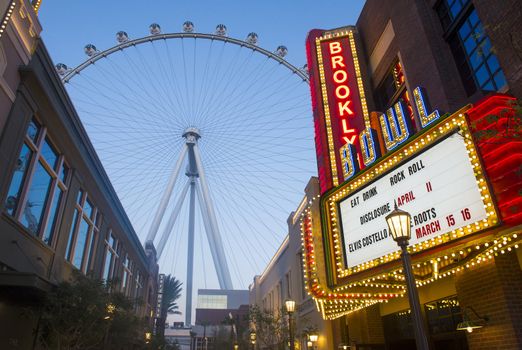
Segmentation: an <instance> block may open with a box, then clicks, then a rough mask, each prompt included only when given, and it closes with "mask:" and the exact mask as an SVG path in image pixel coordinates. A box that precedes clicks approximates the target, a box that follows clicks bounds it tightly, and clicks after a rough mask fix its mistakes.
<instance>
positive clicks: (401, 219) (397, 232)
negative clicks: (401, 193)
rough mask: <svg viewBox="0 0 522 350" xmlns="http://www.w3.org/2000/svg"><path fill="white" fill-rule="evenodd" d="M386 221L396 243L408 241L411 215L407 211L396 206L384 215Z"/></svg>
mask: <svg viewBox="0 0 522 350" xmlns="http://www.w3.org/2000/svg"><path fill="white" fill-rule="evenodd" d="M386 223H387V224H388V228H389V230H390V235H391V236H392V238H393V240H394V241H395V242H397V243H399V244H400V243H408V241H409V240H410V238H411V215H410V213H408V212H407V211H404V210H401V209H399V208H397V204H395V209H394V210H393V211H392V212H391V213H390V214H388V215H387V216H386Z"/></svg>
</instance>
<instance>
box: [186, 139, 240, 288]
mask: <svg viewBox="0 0 522 350" xmlns="http://www.w3.org/2000/svg"><path fill="white" fill-rule="evenodd" d="M193 151H194V158H195V161H196V166H197V169H198V174H199V181H200V182H201V187H202V188H201V191H202V193H203V199H204V203H205V206H206V209H207V213H208V219H209V222H210V227H211V228H212V238H213V239H211V240H209V243H210V245H214V247H215V251H216V258H217V259H214V262H215V260H217V261H218V265H216V271H218V275H219V274H221V275H222V277H223V283H220V287H221V289H233V288H234V287H233V286H232V279H231V278H230V271H229V269H228V264H227V259H226V257H225V251H224V250H223V242H222V241H221V236H220V234H219V229H218V225H217V220H216V213H215V212H214V207H213V205H212V200H211V199H210V194H209V191H208V184H207V180H206V177H205V171H204V170H203V165H202V163H201V154H200V153H199V147H198V145H197V144H194V146H193Z"/></svg>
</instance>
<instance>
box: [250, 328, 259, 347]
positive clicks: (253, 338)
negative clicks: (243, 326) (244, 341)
mask: <svg viewBox="0 0 522 350" xmlns="http://www.w3.org/2000/svg"><path fill="white" fill-rule="evenodd" d="M256 337H257V336H256V331H251V332H250V343H251V344H252V349H255V348H256V339H257V338H256Z"/></svg>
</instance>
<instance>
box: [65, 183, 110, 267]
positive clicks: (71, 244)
mask: <svg viewBox="0 0 522 350" xmlns="http://www.w3.org/2000/svg"><path fill="white" fill-rule="evenodd" d="M75 207H76V208H75V210H74V215H73V222H72V226H71V232H70V234H69V241H68V243H67V250H66V252H65V259H66V260H67V261H69V262H70V263H71V264H73V265H74V267H76V268H77V269H79V270H81V271H82V272H83V273H87V271H88V269H89V267H90V262H91V260H92V255H93V254H94V251H95V247H96V240H97V237H98V233H99V229H100V225H101V214H100V212H99V211H98V210H97V208H96V207H95V206H94V205H93V203H92V201H91V200H90V198H88V195H87V192H85V191H83V190H80V191H79V192H78V197H77V200H76V204H75Z"/></svg>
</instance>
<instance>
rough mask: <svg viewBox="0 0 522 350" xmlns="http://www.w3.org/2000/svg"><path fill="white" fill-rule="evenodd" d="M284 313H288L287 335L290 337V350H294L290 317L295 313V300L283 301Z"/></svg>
mask: <svg viewBox="0 0 522 350" xmlns="http://www.w3.org/2000/svg"><path fill="white" fill-rule="evenodd" d="M285 307H286V312H288V333H289V335H290V350H295V343H294V327H293V321H292V316H293V314H294V312H295V300H287V301H285Z"/></svg>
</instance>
